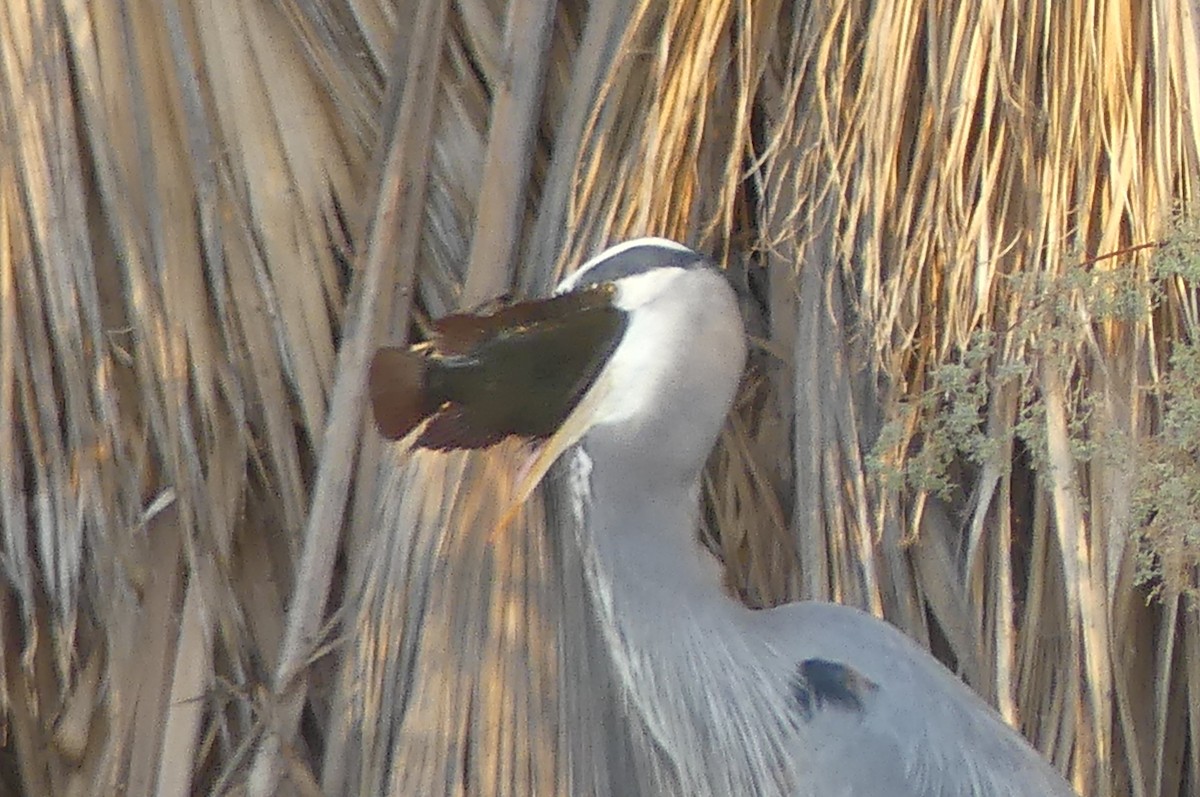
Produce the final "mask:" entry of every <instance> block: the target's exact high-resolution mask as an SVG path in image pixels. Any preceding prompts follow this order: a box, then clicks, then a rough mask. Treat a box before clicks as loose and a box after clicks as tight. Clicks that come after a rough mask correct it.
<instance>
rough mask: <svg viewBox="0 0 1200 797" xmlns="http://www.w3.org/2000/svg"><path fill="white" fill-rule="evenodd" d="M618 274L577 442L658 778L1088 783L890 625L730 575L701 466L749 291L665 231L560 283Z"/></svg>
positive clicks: (598, 570) (571, 470)
mask: <svg viewBox="0 0 1200 797" xmlns="http://www.w3.org/2000/svg"><path fill="white" fill-rule="evenodd" d="M600 280H605V281H609V280H611V281H614V282H615V284H616V285H617V300H616V304H617V305H618V306H619V307H622V309H623V310H625V311H626V312H627V313H628V318H629V323H628V327H627V329H626V330H625V333H624V336H623V338H622V340H621V342H620V344H619V345H618V346H617V348H616V350H615V352H614V353H613V355H612V357H611V358H610V361H609V363H608V365H607V366H606V367H605V370H604V371H603V372H602V374H601V377H600V378H599V379H598V380H597V384H596V386H595V387H593V388H592V390H593V392H594V393H596V394H597V395H595V396H591V397H590V398H591V399H593V400H592V401H591V402H590V404H589V400H588V398H585V399H584V401H583V402H581V405H580V406H581V407H583V406H584V405H589V406H588V407H587V408H586V413H587V417H586V418H585V419H582V421H580V419H576V421H577V424H576V431H575V433H574V435H573V439H571V438H568V439H565V440H564V441H562V443H561V445H562V447H563V449H564V451H565V453H563V456H562V459H561V464H560V472H564V473H565V474H566V477H565V480H564V481H565V484H564V487H565V489H566V490H567V492H568V495H569V503H570V505H571V506H572V508H573V511H572V512H571V513H570V514H571V516H572V517H571V518H570V520H571V521H572V525H574V526H575V532H576V534H577V535H578V538H579V544H580V546H581V549H582V550H583V553H584V557H585V562H586V569H587V578H588V582H589V585H590V587H591V589H592V592H593V599H594V602H595V606H596V611H597V614H598V618H599V627H600V628H601V631H602V634H603V637H604V639H605V640H606V641H607V647H608V649H609V651H610V653H611V655H612V659H613V664H614V667H615V670H616V673H617V677H618V681H619V682H620V685H621V688H622V691H623V695H624V699H625V708H626V711H627V712H628V714H629V715H630V717H631V718H632V719H633V720H634V722H635V724H636V725H637V727H639V728H640V734H639V738H638V739H637V740H636V741H637V743H638V747H639V748H640V749H641V750H642V751H643V754H644V756H645V758H646V760H647V761H649V762H652V765H653V767H654V769H655V771H656V775H655V782H656V783H657V788H659V789H661V790H663V791H675V792H677V793H679V794H684V795H757V796H758V797H772V796H773V795H780V796H787V797H800V796H801V795H804V796H805V797H807V796H808V795H812V796H813V797H818V796H819V797H837V796H838V795H844V796H845V797H875V796H876V795H877V796H878V797H884V796H885V795H886V797H917V796H918V795H920V797H932V796H934V795H947V796H949V795H962V796H964V797H965V796H966V795H976V796H978V797H993V796H994V797H1001V796H1003V797H1017V796H1018V795H1020V796H1022V797H1033V795H1037V796H1038V797H1046V796H1049V797H1068V796H1069V795H1073V794H1074V792H1073V791H1072V790H1071V789H1070V787H1069V786H1068V785H1067V783H1066V781H1065V780H1064V779H1063V778H1062V777H1061V776H1060V775H1059V774H1058V773H1057V772H1056V771H1055V770H1054V769H1053V768H1052V767H1051V766H1050V765H1049V763H1048V762H1046V761H1045V760H1044V759H1043V758H1042V757H1041V756H1040V755H1039V754H1038V753H1037V752H1035V751H1034V750H1033V749H1032V748H1031V747H1030V746H1029V745H1028V743H1027V742H1026V741H1025V740H1024V739H1023V738H1022V737H1021V736H1020V735H1019V734H1017V733H1016V732H1015V731H1013V730H1012V729H1011V728H1009V727H1008V726H1007V725H1006V724H1005V723H1004V722H1003V721H1002V720H1001V719H1000V717H999V716H998V715H997V714H996V713H995V712H994V711H993V710H992V709H991V708H990V707H988V706H987V705H986V704H985V703H984V702H983V701H982V700H981V699H980V698H979V697H977V696H976V695H975V694H974V693H973V692H971V691H970V690H969V689H968V688H967V687H966V686H965V685H963V684H962V683H961V682H960V681H959V680H958V679H957V678H955V677H954V676H953V675H952V674H951V673H950V672H949V671H947V670H946V669H945V668H944V667H943V666H942V665H941V664H940V663H938V662H937V661H936V660H935V659H933V657H932V656H930V655H929V654H928V653H927V652H926V651H924V650H922V649H921V648H919V647H918V646H917V645H916V644H915V643H914V642H912V641H911V640H909V639H908V638H907V637H906V636H904V635H903V634H902V633H900V632H899V631H898V630H896V629H895V628H893V627H892V626H890V625H888V624H887V623H885V622H883V621H881V620H878V619H876V618H874V617H871V616H869V615H867V614H865V613H863V612H860V611H858V610H855V609H852V608H848V607H843V606H837V605H831V604H825V603H816V602H800V603H793V604H788V605H785V606H781V607H778V608H774V609H767V610H751V609H748V608H746V607H745V606H743V605H742V604H741V603H740V602H738V601H737V600H736V599H734V598H732V597H730V596H729V595H728V594H727V593H726V591H725V590H724V588H723V585H722V580H721V573H720V568H719V565H718V563H717V561H716V560H715V558H714V557H713V556H712V555H710V554H709V552H708V551H707V550H705V549H704V547H703V546H702V545H701V544H700V543H699V541H698V538H697V524H698V512H699V490H700V473H701V468H702V466H703V464H704V462H705V459H706V457H707V455H708V453H709V451H710V450H711V448H712V446H713V444H714V441H715V439H716V436H717V434H718V431H719V429H720V427H721V424H722V422H723V419H724V416H725V413H726V412H727V411H728V408H729V406H730V403H731V402H732V399H733V396H734V391H735V389H736V386H737V384H738V381H739V378H740V374H741V371H742V368H743V363H744V359H745V342H744V332H743V329H742V322H741V319H740V315H739V313H738V309H737V305H736V302H735V299H734V296H733V293H732V291H731V289H730V288H729V286H728V284H727V283H726V282H725V280H724V279H723V277H722V276H721V274H720V273H719V272H718V271H717V270H715V269H714V268H713V267H711V265H710V264H708V262H707V261H706V260H705V259H704V258H703V257H701V256H700V255H698V254H696V253H694V252H691V251H690V250H687V249H685V248H683V247H681V246H680V245H678V244H675V243H672V242H669V241H664V240H660V239H642V240H639V241H635V242H631V243H628V244H624V245H622V246H621V247H616V248H614V249H612V250H609V251H608V252H606V253H603V254H602V255H600V256H599V257H598V258H596V259H594V260H593V261H591V262H590V263H589V264H587V265H586V266H585V267H584V268H583V269H582V270H581V272H578V273H577V274H576V275H574V276H573V277H571V278H568V280H566V281H565V282H564V283H563V285H562V286H561V287H560V291H569V290H573V289H576V288H578V287H579V286H582V285H587V284H590V283H594V282H596V281H600ZM581 411H582V410H581ZM567 425H570V420H569V421H568V424H567ZM553 442H554V441H551V443H553Z"/></svg>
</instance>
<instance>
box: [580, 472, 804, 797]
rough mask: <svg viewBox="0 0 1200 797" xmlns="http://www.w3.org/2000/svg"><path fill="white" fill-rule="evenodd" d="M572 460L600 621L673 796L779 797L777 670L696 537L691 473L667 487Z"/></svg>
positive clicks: (783, 716) (782, 768)
mask: <svg viewBox="0 0 1200 797" xmlns="http://www.w3.org/2000/svg"><path fill="white" fill-rule="evenodd" d="M581 462H582V464H580V462H577V463H575V464H574V465H573V468H576V469H578V468H580V467H582V469H583V470H585V471H586V470H590V473H587V474H580V473H575V475H574V476H573V478H574V479H575V480H576V485H575V487H576V490H577V491H582V492H583V493H584V494H589V493H590V500H584V501H583V502H582V503H581V505H580V507H579V508H578V514H577V517H578V518H579V520H580V525H581V530H582V532H583V533H582V537H583V540H582V542H583V548H584V554H585V561H586V562H587V568H588V580H589V582H590V584H591V587H592V591H593V594H594V597H595V599H596V605H597V611H598V614H599V619H600V625H601V628H602V629H603V632H604V636H605V640H606V642H607V646H608V649H609V651H610V653H611V655H612V660H613V662H614V664H615V667H616V670H617V675H618V679H619V681H620V682H621V684H622V686H623V688H624V690H625V692H626V695H627V697H628V698H629V700H628V705H629V707H630V710H631V713H632V714H634V715H635V719H636V720H638V721H640V723H641V724H642V725H643V728H644V730H645V732H646V736H647V737H648V738H647V739H646V741H647V742H648V743H649V747H650V748H651V749H653V750H655V751H656V752H657V754H659V755H661V756H663V757H664V758H665V759H667V761H668V762H670V763H669V764H668V768H669V769H670V770H672V772H671V773H670V778H669V779H670V780H672V781H674V782H675V785H676V786H677V787H678V788H679V789H680V792H681V793H684V794H698V795H699V794H756V795H771V794H784V793H788V790H787V789H786V787H785V785H784V783H786V782H787V781H789V780H790V776H789V775H788V774H787V771H788V768H787V763H786V762H787V761H788V760H789V758H788V757H787V756H786V755H785V754H784V751H783V750H782V749H781V742H782V740H783V739H784V738H786V737H787V733H786V728H787V727H788V726H790V723H791V722H792V719H791V716H790V712H789V710H788V706H787V694H788V691H787V677H786V672H787V670H786V667H785V665H784V663H782V662H778V661H776V657H775V656H774V655H773V651H772V650H771V647H770V645H769V644H768V643H767V642H766V640H765V639H764V638H763V636H762V634H761V633H760V632H759V627H760V624H759V623H758V622H756V620H755V618H754V616H753V615H754V613H753V612H752V611H751V610H749V609H747V608H746V607H745V606H744V605H742V604H741V603H740V602H739V601H737V600H735V599H733V598H732V597H730V596H729V595H728V594H727V593H726V591H725V589H724V586H723V584H722V580H721V568H720V566H719V564H718V562H717V560H716V558H715V557H713V556H712V555H711V554H710V553H709V552H708V551H707V550H706V549H704V547H703V546H702V545H700V543H699V541H698V540H697V538H696V530H697V521H698V513H699V479H698V477H697V479H696V480H695V481H694V482H693V483H691V484H676V485H675V486H671V485H666V484H662V483H655V482H654V477H653V476H650V477H648V478H647V477H645V475H644V474H643V476H642V477H641V478H639V477H638V474H637V473H636V472H635V471H631V470H630V469H629V468H628V467H622V465H618V464H616V463H614V466H613V467H609V466H608V463H606V462H605V461H604V459H603V457H602V456H591V457H589V456H588V455H587V454H585V455H584V456H583V457H582V459H581ZM622 464H623V463H622ZM713 750H721V751H723V752H722V754H721V755H720V756H713V755H711V751H713Z"/></svg>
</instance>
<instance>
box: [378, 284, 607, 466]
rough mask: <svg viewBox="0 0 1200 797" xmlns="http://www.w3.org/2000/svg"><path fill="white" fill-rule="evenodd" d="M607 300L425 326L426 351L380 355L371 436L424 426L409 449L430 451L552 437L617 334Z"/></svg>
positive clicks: (518, 308) (592, 296) (555, 302)
mask: <svg viewBox="0 0 1200 797" xmlns="http://www.w3.org/2000/svg"><path fill="white" fill-rule="evenodd" d="M614 293H615V288H614V287H613V285H612V284H611V283H604V284H600V285H596V286H593V287H589V288H586V289H581V290H578V291H574V292H571V293H567V294H563V295H561V296H555V297H552V298H550V299H540V300H533V301H525V302H517V303H515V304H511V305H508V306H506V307H503V308H501V309H500V310H497V311H496V312H494V313H490V314H482V315H475V314H469V313H463V314H457V315H451V316H447V317H445V318H442V319H439V320H438V321H436V322H434V325H433V330H434V334H433V337H432V339H431V340H429V341H427V342H425V343H420V344H417V345H415V346H412V347H409V348H396V347H384V348H381V349H379V351H377V352H376V353H375V357H374V358H373V359H372V361H371V367H370V382H369V389H370V396H371V406H372V409H373V410H374V415H375V423H376V425H377V426H378V427H379V431H380V433H381V434H382V435H383V436H384V437H387V438H389V439H391V440H399V439H401V438H403V437H406V436H408V435H409V434H410V433H412V432H413V431H414V430H415V429H417V427H419V426H421V424H422V423H424V422H426V420H427V421H428V422H427V423H425V425H424V427H423V428H421V429H420V431H419V432H418V433H417V437H416V439H415V440H414V443H413V444H414V445H416V446H418V447H420V448H430V449H436V450H450V449H461V448H485V447H487V446H490V445H493V444H495V443H498V442H500V441H501V440H503V439H504V438H505V437H508V436H510V435H515V436H518V437H524V438H528V439H533V440H544V439H546V438H549V437H551V436H552V435H554V433H555V432H556V431H557V430H558V429H559V427H560V426H562V425H563V423H564V422H565V421H566V419H567V417H568V416H569V415H570V414H571V412H572V410H573V409H574V408H575V407H576V405H577V404H578V403H579V401H580V399H581V398H582V397H583V396H584V394H586V393H587V391H588V389H589V388H590V387H591V386H592V385H593V383H594V382H595V380H596V378H597V376H598V375H599V374H600V372H601V370H602V369H603V367H604V364H605V363H606V362H607V361H608V358H609V357H610V356H611V355H612V353H613V351H614V350H615V349H616V347H617V344H618V343H619V342H620V340H621V336H622V335H623V334H624V331H625V326H626V314H625V313H624V312H623V311H622V310H620V309H618V308H616V307H615V306H613V302H612V300H613V296H614Z"/></svg>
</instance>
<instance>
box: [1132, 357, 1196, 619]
mask: <svg viewBox="0 0 1200 797" xmlns="http://www.w3.org/2000/svg"><path fill="white" fill-rule="evenodd" d="M1162 395H1163V400H1164V406H1165V410H1164V413H1163V417H1162V424H1161V428H1160V429H1159V431H1158V432H1157V433H1156V434H1154V435H1153V436H1152V437H1151V438H1150V439H1149V441H1147V443H1146V444H1145V445H1144V446H1143V447H1142V448H1143V456H1142V461H1141V463H1140V467H1139V468H1138V480H1137V487H1136V489H1135V492H1134V517H1135V522H1136V524H1137V537H1136V539H1137V542H1138V543H1139V546H1138V552H1139V556H1138V572H1137V576H1138V580H1139V582H1141V583H1145V584H1148V585H1150V586H1151V588H1152V590H1153V591H1154V592H1155V593H1158V592H1161V591H1163V590H1164V589H1166V590H1168V591H1170V592H1179V593H1182V594H1185V595H1189V596H1191V597H1192V598H1195V597H1197V595H1200V585H1198V584H1197V582H1196V568H1197V566H1198V565H1200V345H1198V344H1197V343H1196V342H1189V343H1181V344H1177V345H1176V346H1175V349H1174V351H1173V352H1172V353H1171V357H1170V370H1169V371H1168V372H1167V374H1166V377H1165V378H1164V379H1163V384H1162Z"/></svg>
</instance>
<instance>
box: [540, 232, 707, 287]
mask: <svg viewBox="0 0 1200 797" xmlns="http://www.w3.org/2000/svg"><path fill="white" fill-rule="evenodd" d="M703 261H704V258H703V256H701V255H700V254H698V253H696V252H694V251H693V250H691V249H689V248H687V247H686V246H684V245H683V244H681V243H677V242H675V241H672V240H669V239H667V238H635V239H633V240H632V241H625V242H623V243H619V244H617V245H616V246H611V247H609V248H608V249H605V250H604V251H603V252H601V253H600V254H598V255H596V256H595V257H593V258H592V259H591V260H589V261H587V262H586V263H584V264H583V265H582V266H580V267H579V268H578V269H576V270H575V273H573V274H569V275H567V276H566V277H565V278H564V279H563V280H562V282H560V283H559V284H558V287H557V288H555V289H554V292H555V293H556V294H561V293H568V292H569V291H573V290H575V289H576V288H577V287H579V286H580V285H581V284H587V283H589V282H613V281H616V280H617V279H621V280H622V281H624V280H628V279H630V278H633V277H642V276H652V275H653V274H654V273H655V272H656V270H658V269H663V270H677V269H682V268H684V267H685V266H688V265H692V266H694V265H696V264H699V263H702V262H703Z"/></svg>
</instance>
